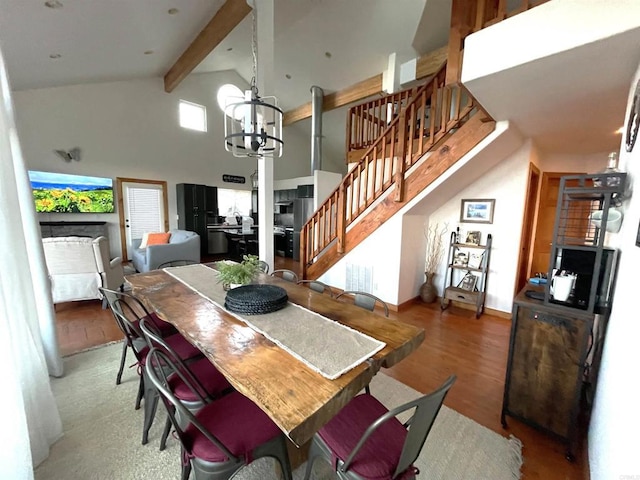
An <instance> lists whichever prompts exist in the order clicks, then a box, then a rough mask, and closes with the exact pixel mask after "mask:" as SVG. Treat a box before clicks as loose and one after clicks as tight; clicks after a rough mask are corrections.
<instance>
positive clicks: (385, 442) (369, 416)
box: [318, 394, 407, 480]
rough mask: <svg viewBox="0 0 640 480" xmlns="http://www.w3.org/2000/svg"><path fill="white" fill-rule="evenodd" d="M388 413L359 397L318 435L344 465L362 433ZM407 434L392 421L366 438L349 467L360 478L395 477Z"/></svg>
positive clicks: (370, 399)
mask: <svg viewBox="0 0 640 480" xmlns="http://www.w3.org/2000/svg"><path fill="white" fill-rule="evenodd" d="M387 412H388V409H387V408H386V407H385V406H384V405H382V403H380V402H379V401H378V400H377V399H376V398H374V397H372V396H371V395H368V394H363V395H358V396H357V397H355V398H354V399H353V400H351V402H349V403H348V404H347V406H345V407H344V408H343V409H342V410H340V412H339V413H338V414H337V415H336V416H335V417H333V418H332V419H331V420H330V421H329V423H327V424H326V425H325V426H324V427H323V428H322V429H321V430H320V431H319V432H318V435H319V436H320V438H321V439H322V440H323V441H324V443H326V444H327V446H328V447H329V448H330V449H331V451H333V453H334V455H335V456H336V457H338V458H339V459H340V460H342V461H345V460H346V459H347V457H348V456H349V454H350V453H351V451H352V450H353V449H354V447H355V446H356V444H357V443H358V440H360V438H361V437H362V434H363V433H364V432H365V430H366V429H367V428H368V427H369V426H370V425H371V424H372V423H373V422H374V421H375V420H376V419H378V418H379V417H380V416H382V415H384V414H385V413H387ZM406 436H407V430H406V429H405V428H404V426H403V425H402V424H401V423H400V422H399V421H398V420H397V419H396V418H392V419H390V420H389V421H387V422H386V423H384V424H383V425H381V426H380V427H379V428H378V430H377V431H376V432H375V433H374V434H373V435H372V436H371V437H369V440H368V441H367V442H366V443H365V444H364V445H363V446H362V448H361V449H360V451H359V452H358V455H357V456H356V458H355V459H354V460H353V462H352V463H351V466H350V467H349V469H350V470H353V471H354V472H355V473H357V474H358V475H360V476H361V477H364V478H368V479H378V480H381V479H389V478H392V476H393V474H394V473H395V470H396V467H397V466H398V462H399V461H400V454H401V453H402V447H403V446H404V441H405V438H406Z"/></svg>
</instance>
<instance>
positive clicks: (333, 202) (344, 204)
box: [300, 64, 495, 278]
mask: <svg viewBox="0 0 640 480" xmlns="http://www.w3.org/2000/svg"><path fill="white" fill-rule="evenodd" d="M445 77H446V64H445V65H443V66H442V68H441V69H440V70H439V71H438V73H436V74H435V75H434V76H433V78H432V79H430V80H429V81H428V82H426V83H425V84H424V85H422V86H420V87H419V88H414V89H411V90H406V91H404V92H400V93H398V94H394V95H388V96H387V97H384V98H381V99H377V100H374V101H372V102H368V103H366V104H363V105H358V106H356V107H353V108H351V109H350V111H349V116H348V120H347V145H348V149H349V151H350V152H354V151H355V152H358V154H359V156H360V159H359V161H358V162H357V163H356V165H355V166H354V167H353V168H352V169H351V170H350V171H349V172H348V173H347V175H346V176H345V177H344V178H343V180H342V182H341V183H340V185H339V186H338V187H337V188H336V189H335V190H334V192H333V193H332V194H331V195H329V197H328V198H327V200H326V201H325V202H324V204H322V205H321V206H320V208H318V210H317V211H316V212H315V213H314V215H313V216H312V217H311V218H310V219H309V220H308V221H307V223H306V224H305V225H304V227H303V229H302V231H301V233H300V261H301V268H302V274H303V276H304V278H318V277H319V276H320V275H322V274H323V273H324V272H326V271H327V270H328V269H329V268H330V267H331V266H332V265H333V264H334V263H335V262H336V261H337V260H339V259H340V257H341V256H342V255H343V254H345V253H348V252H349V251H351V250H353V248H355V247H356V246H357V245H358V244H359V243H360V242H361V241H362V240H364V239H365V238H366V237H367V236H368V235H370V234H371V233H372V232H374V231H375V230H376V229H377V228H378V227H379V226H380V225H382V224H383V223H384V222H385V221H386V220H388V219H389V218H391V216H392V215H394V214H395V213H396V212H397V211H399V210H400V209H401V208H402V207H403V206H404V205H406V203H407V202H408V201H410V200H412V199H413V198H415V196H416V195H417V194H419V193H420V192H421V191H422V190H424V189H425V188H426V187H427V186H429V185H430V184H431V183H432V182H433V181H434V180H436V179H437V178H438V176H440V175H441V174H442V173H443V172H444V171H445V170H446V169H447V168H449V167H450V166H451V165H453V164H454V163H455V162H457V161H458V160H459V159H460V158H462V156H464V155H465V154H466V153H467V152H468V151H469V150H471V148H473V147H474V146H475V145H477V144H478V143H479V142H480V141H481V140H482V139H483V138H485V137H486V136H487V135H488V134H489V133H491V131H493V128H494V125H495V122H493V121H492V119H491V118H489V116H488V115H486V114H485V113H484V112H483V111H482V110H481V109H479V108H478V105H477V104H476V103H475V101H474V99H473V98H472V97H471V96H470V95H469V94H468V93H467V92H466V91H465V90H464V88H463V87H460V86H458V85H452V86H446V85H445ZM352 156H353V154H352Z"/></svg>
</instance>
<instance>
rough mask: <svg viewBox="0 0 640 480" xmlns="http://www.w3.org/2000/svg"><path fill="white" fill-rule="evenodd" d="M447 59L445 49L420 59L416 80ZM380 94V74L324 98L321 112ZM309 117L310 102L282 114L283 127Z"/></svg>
mask: <svg viewBox="0 0 640 480" xmlns="http://www.w3.org/2000/svg"><path fill="white" fill-rule="evenodd" d="M446 59H447V47H446V46H445V47H441V48H438V49H437V50H434V51H433V52H430V53H427V54H426V55H423V56H422V57H420V58H419V59H418V61H417V64H416V79H421V78H425V77H430V76H431V75H433V74H434V73H436V72H437V71H438V70H439V69H440V67H441V66H442V64H443V63H444V62H445V61H446ZM380 93H382V74H381V73H380V74H378V75H374V76H373V77H370V78H367V79H366V80H362V81H361V82H358V83H355V84H353V85H351V86H350V87H347V88H345V89H344V90H341V91H339V92H335V93H330V94H329V95H325V96H324V100H323V102H322V111H323V112H328V111H330V110H334V109H336V108H340V107H343V106H344V105H348V104H349V103H354V102H357V101H360V100H362V99H364V98H367V97H371V96H372V95H376V94H380ZM310 116H311V102H309V103H305V104H304V105H300V106H299V107H296V108H294V109H292V110H289V111H288V112H284V118H283V120H282V124H283V125H285V126H286V125H291V124H292V123H296V122H298V121H300V120H304V119H305V118H309V117H310Z"/></svg>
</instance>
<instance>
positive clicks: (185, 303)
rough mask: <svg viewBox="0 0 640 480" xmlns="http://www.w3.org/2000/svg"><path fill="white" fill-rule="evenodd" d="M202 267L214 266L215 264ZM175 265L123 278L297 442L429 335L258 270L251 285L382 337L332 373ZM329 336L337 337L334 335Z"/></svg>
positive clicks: (325, 421) (368, 334) (343, 323)
mask: <svg viewBox="0 0 640 480" xmlns="http://www.w3.org/2000/svg"><path fill="white" fill-rule="evenodd" d="M201 265H202V266H203V267H207V268H214V269H215V263H211V264H201ZM175 268H178V269H179V268H187V267H175ZM192 268H193V267H192ZM171 271H172V269H163V270H152V271H149V272H145V273H139V274H132V275H127V276H126V277H125V279H126V282H127V283H128V284H129V285H130V286H131V289H132V293H133V294H134V295H135V296H136V297H138V298H139V299H140V300H141V301H142V302H143V303H144V305H145V306H146V307H147V308H148V309H149V310H151V311H155V313H156V314H157V315H158V316H159V317H160V318H161V319H163V320H164V321H167V322H169V323H171V324H172V325H174V326H175V327H176V328H177V329H178V331H179V332H180V333H181V334H182V335H183V336H184V337H185V338H186V339H187V340H189V341H190V342H191V343H193V344H194V345H195V346H196V347H198V348H199V349H200V350H201V351H202V352H203V354H204V355H205V356H206V357H207V358H208V359H209V360H210V361H211V362H212V363H213V365H214V366H215V367H216V368H217V369H218V370H219V371H220V372H221V373H222V374H223V375H224V376H225V377H226V378H227V380H228V381H229V383H230V384H231V385H232V386H233V387H234V388H235V389H236V390H237V391H239V392H240V393H242V394H243V395H245V396H246V397H248V398H249V399H251V400H252V401H253V402H254V403H255V404H256V405H257V406H258V407H260V408H261V409H262V410H263V411H264V412H265V413H266V414H267V415H268V416H269V417H270V418H271V419H272V420H273V422H274V423H275V424H276V425H277V426H278V427H279V428H280V429H281V430H282V431H283V432H284V433H285V434H286V436H287V437H288V438H289V439H290V440H291V441H292V442H293V443H294V444H295V445H297V446H301V445H303V444H304V443H305V442H307V441H308V440H310V439H311V437H312V436H313V434H314V433H315V432H317V431H318V430H319V429H320V428H322V426H324V425H325V424H326V423H327V422H328V421H329V420H330V419H331V418H332V417H333V416H335V415H336V414H337V413H338V412H339V411H340V409H342V407H344V406H345V405H346V404H347V403H348V402H349V401H350V400H351V399H352V398H353V397H355V396H356V395H357V394H358V393H359V392H360V391H361V390H362V389H363V388H364V387H365V386H366V385H368V384H369V382H370V381H371V379H372V378H373V377H374V375H375V374H376V373H377V372H378V371H379V370H380V368H383V367H384V368H388V367H391V366H393V365H395V364H397V363H398V362H400V361H401V360H403V359H404V358H406V357H407V356H408V355H410V354H411V353H412V352H413V351H415V350H416V349H417V348H418V346H419V345H420V344H421V343H422V341H423V340H424V330H423V329H422V328H419V327H416V326H413V325H409V324H406V323H403V322H401V321H398V320H392V319H389V318H386V317H384V316H382V315H380V314H378V313H375V312H371V311H368V310H366V309H363V308H360V307H357V306H355V305H353V304H350V303H346V302H343V301H338V300H336V299H334V298H332V297H330V296H329V295H327V294H322V293H318V292H315V291H313V290H311V289H309V288H307V287H306V286H302V285H297V284H295V283H291V282H287V281H285V280H283V279H281V278H277V277H272V276H268V275H266V274H262V273H260V274H258V276H257V277H256V278H255V280H254V282H253V283H255V284H261V285H276V286H279V287H282V288H283V289H284V290H286V293H287V296H288V302H290V303H292V304H294V305H297V306H299V307H302V309H303V310H306V311H310V312H314V313H315V314H318V315H320V316H322V317H325V318H326V319H329V320H330V321H332V322H333V323H335V322H337V323H339V324H341V325H343V326H346V327H348V329H352V330H355V331H357V332H361V333H362V334H364V335H366V336H368V337H372V338H373V339H375V340H377V341H379V342H382V343H381V345H382V346H381V347H379V349H378V351H376V352H375V353H374V354H373V355H371V356H370V357H369V358H366V359H364V361H362V362H361V363H359V364H357V365H355V366H353V368H350V369H349V370H348V371H346V372H344V373H341V374H340V375H339V376H338V377H337V378H333V379H330V378H327V377H326V376H323V375H322V374H321V373H319V372H318V371H316V370H315V369H314V368H311V367H310V366H309V365H307V364H306V363H304V362H302V361H300V360H299V359H298V358H296V357H295V356H293V355H291V353H290V352H288V351H286V350H285V349H283V348H281V346H279V345H278V344H276V343H275V342H274V341H272V340H270V339H269V338H267V337H266V336H265V335H263V334H262V333H260V332H259V331H256V330H255V329H254V328H252V327H250V326H249V325H248V324H247V323H246V322H244V321H242V319H240V318H238V316H237V315H234V314H233V313H232V312H229V311H228V310H227V309H225V307H224V306H223V305H220V304H218V303H216V302H214V301H211V300H210V299H209V298H206V297H205V296H203V295H202V294H201V292H198V291H196V290H194V289H193V288H191V287H190V286H188V285H187V284H185V283H184V282H182V281H180V280H178V279H177V278H176V277H175V276H174V275H173V274H170V272H171ZM318 328H320V327H318ZM337 340H338V339H335V341H337ZM328 342H329V343H333V342H334V340H332V339H331V338H330V339H329V340H328ZM327 351H329V345H327Z"/></svg>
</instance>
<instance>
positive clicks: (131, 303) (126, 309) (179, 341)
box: [103, 289, 203, 445]
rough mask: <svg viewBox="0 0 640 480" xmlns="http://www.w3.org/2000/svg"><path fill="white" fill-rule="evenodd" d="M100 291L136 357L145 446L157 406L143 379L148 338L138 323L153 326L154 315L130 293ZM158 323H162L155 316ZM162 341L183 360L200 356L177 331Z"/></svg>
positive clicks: (152, 389) (153, 394) (138, 401)
mask: <svg viewBox="0 0 640 480" xmlns="http://www.w3.org/2000/svg"><path fill="white" fill-rule="evenodd" d="M103 290H104V294H105V296H106V297H107V302H108V303H109V306H110V307H111V312H112V313H113V314H114V316H115V318H116V322H117V323H118V326H120V328H121V330H122V331H123V332H124V334H125V337H126V341H127V343H128V344H129V345H130V346H131V350H132V351H133V353H134V355H135V357H136V360H137V362H136V364H137V365H138V366H139V367H140V368H139V369H138V374H139V375H140V382H139V384H138V395H137V397H136V410H137V409H139V408H140V403H141V401H142V399H143V398H144V423H143V429H142V444H143V445H145V444H147V443H148V440H149V428H150V427H151V425H152V423H153V418H154V417H155V412H156V409H157V406H158V400H157V395H156V392H155V389H154V388H153V387H151V386H150V384H149V381H148V380H147V379H145V375H146V374H145V369H144V365H145V362H146V360H147V353H148V352H149V348H150V347H149V345H148V340H147V338H146V337H145V334H144V332H143V331H142V329H141V324H142V323H144V322H145V319H147V320H149V321H148V323H147V324H148V325H154V326H155V318H157V316H156V317H153V316H152V314H151V313H149V311H148V310H147V309H146V308H145V306H144V305H143V304H142V302H141V301H140V300H138V299H137V298H136V297H135V296H133V295H131V294H130V293H122V292H117V291H115V290H107V289H103ZM157 321H158V322H162V323H166V322H163V321H162V320H160V319H158V320H157ZM154 331H155V332H157V333H158V335H159V336H160V335H161V329H160V328H159V327H156V328H155V329H154ZM161 338H162V341H163V344H164V345H165V346H167V347H168V348H171V349H172V351H173V352H174V353H175V355H176V356H177V357H178V358H180V359H181V360H182V361H183V362H186V361H193V360H195V359H196V358H199V357H202V356H203V355H202V352H201V351H200V350H198V348H196V347H194V346H193V345H192V344H191V343H189V342H188V341H187V340H186V339H185V338H184V337H183V336H182V335H180V333H173V334H171V335H165V336H162V337H161Z"/></svg>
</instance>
